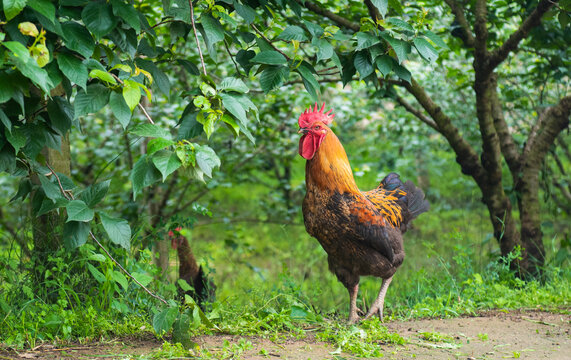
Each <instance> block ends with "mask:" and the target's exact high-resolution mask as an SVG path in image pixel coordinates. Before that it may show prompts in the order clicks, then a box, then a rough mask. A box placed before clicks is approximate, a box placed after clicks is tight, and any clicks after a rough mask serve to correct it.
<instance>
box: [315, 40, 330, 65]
mask: <svg viewBox="0 0 571 360" xmlns="http://www.w3.org/2000/svg"><path fill="white" fill-rule="evenodd" d="M333 53H334V50H333V45H331V44H330V43H329V41H327V40H325V39H319V41H318V42H317V62H319V61H321V60H327V59H330V58H331V57H332V56H333Z"/></svg>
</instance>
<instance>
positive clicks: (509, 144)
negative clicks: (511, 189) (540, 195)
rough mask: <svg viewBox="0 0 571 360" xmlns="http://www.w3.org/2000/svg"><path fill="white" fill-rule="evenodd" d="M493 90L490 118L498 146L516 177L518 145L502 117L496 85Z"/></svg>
mask: <svg viewBox="0 0 571 360" xmlns="http://www.w3.org/2000/svg"><path fill="white" fill-rule="evenodd" d="M493 91H494V92H495V94H493V95H492V99H491V100H492V118H493V119H494V127H495V129H496V133H497V134H498V137H499V139H500V148H501V150H502V154H503V156H504V159H506V162H507V164H508V167H509V168H510V171H511V173H512V176H513V178H514V179H516V178H517V177H518V176H519V175H518V174H519V170H520V166H521V163H520V153H519V149H518V146H517V145H516V144H515V142H514V138H513V136H512V135H511V133H510V131H509V128H508V124H507V123H506V120H505V118H504V112H503V110H502V105H501V104H500V99H499V97H498V94H497V90H496V87H494V89H493Z"/></svg>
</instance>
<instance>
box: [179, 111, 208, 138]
mask: <svg viewBox="0 0 571 360" xmlns="http://www.w3.org/2000/svg"><path fill="white" fill-rule="evenodd" d="M191 105H192V103H191V104H189V106H187V107H186V109H185V111H184V112H183V114H182V116H181V119H180V126H179V128H178V135H177V138H176V139H177V140H179V141H180V140H183V139H191V138H193V137H195V136H198V135H200V134H202V132H203V129H202V124H201V123H199V122H198V121H196V115H197V114H198V113H197V112H191V111H190V110H187V109H190V108H191ZM192 106H194V105H192Z"/></svg>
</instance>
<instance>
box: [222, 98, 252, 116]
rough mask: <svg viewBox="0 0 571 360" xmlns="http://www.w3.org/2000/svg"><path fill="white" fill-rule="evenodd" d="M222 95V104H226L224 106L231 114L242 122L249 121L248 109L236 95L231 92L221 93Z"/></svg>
mask: <svg viewBox="0 0 571 360" xmlns="http://www.w3.org/2000/svg"><path fill="white" fill-rule="evenodd" d="M220 97H221V98H222V105H224V108H225V109H226V110H228V111H229V112H230V114H232V115H234V117H236V119H238V120H239V121H240V122H244V123H247V122H248V118H247V117H246V110H245V109H244V108H243V107H242V105H241V104H240V102H239V101H238V100H236V98H235V97H233V96H231V95H229V94H220Z"/></svg>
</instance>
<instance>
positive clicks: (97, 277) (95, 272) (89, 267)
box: [82, 244, 107, 284]
mask: <svg viewBox="0 0 571 360" xmlns="http://www.w3.org/2000/svg"><path fill="white" fill-rule="evenodd" d="M82 245H83V244H82ZM87 270H89V272H90V273H91V275H92V276H93V278H94V279H95V280H97V282H98V283H100V284H103V283H105V282H107V278H106V277H105V275H103V273H102V272H101V271H99V270H98V269H97V268H96V267H95V266H93V265H91V264H89V263H88V264H87Z"/></svg>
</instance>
